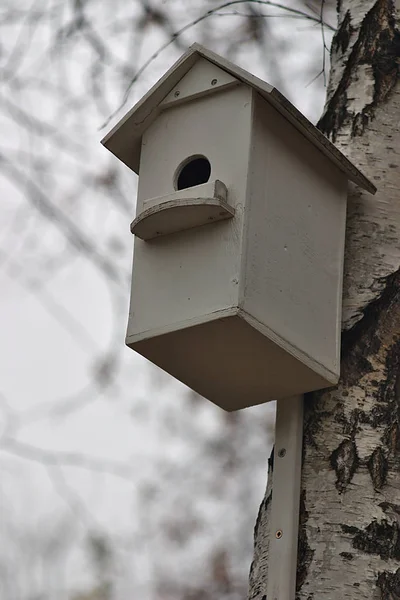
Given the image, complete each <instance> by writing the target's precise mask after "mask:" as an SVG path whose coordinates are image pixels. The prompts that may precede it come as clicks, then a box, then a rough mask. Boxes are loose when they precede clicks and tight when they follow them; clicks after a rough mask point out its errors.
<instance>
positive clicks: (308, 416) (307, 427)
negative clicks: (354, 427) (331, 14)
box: [303, 390, 330, 448]
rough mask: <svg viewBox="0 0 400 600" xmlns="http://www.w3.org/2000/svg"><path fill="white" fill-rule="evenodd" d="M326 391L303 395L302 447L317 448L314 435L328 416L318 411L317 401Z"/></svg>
mask: <svg viewBox="0 0 400 600" xmlns="http://www.w3.org/2000/svg"><path fill="white" fill-rule="evenodd" d="M325 391H326V390H323V391H318V392H309V393H307V394H304V428H303V439H304V444H303V447H304V446H310V447H312V448H316V447H317V443H316V441H315V435H316V434H317V433H318V431H319V430H320V427H321V422H322V421H323V420H324V419H326V418H327V417H329V416H330V414H329V413H328V412H326V411H321V410H320V409H319V405H320V402H319V399H320V398H321V396H322V395H323V393H324V392H325Z"/></svg>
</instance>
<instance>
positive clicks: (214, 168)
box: [102, 44, 375, 410]
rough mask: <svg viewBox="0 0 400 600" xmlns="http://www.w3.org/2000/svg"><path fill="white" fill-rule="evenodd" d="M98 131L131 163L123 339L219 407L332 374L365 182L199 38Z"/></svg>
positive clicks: (305, 124)
mask: <svg viewBox="0 0 400 600" xmlns="http://www.w3.org/2000/svg"><path fill="white" fill-rule="evenodd" d="M102 143H103V144H104V146H106V148H108V149H109V150H110V151H111V152H112V153H113V154H115V156H117V157H118V158H119V159H120V160H121V161H122V162H124V163H125V164H126V165H127V166H128V167H129V168H130V169H132V170H133V171H134V172H135V173H137V174H138V175H139V184H138V195H137V212H136V217H135V219H134V220H133V222H132V224H131V231H132V234H133V236H134V239H135V242H134V256H133V276H132V292H131V306H130V313H129V322H128V331H127V337H126V343H127V345H128V346H129V347H130V348H132V349H133V350H136V351H137V352H139V353H140V354H141V355H143V356H145V357H146V358H147V359H149V360H150V361H151V362H153V363H154V364H156V365H158V366H159V367H161V368H162V369H164V370H165V371H167V372H168V373H170V374H171V375H173V376H174V377H176V378H177V379H179V380H180V381H182V382H183V383H185V384H186V385H188V386H189V387H190V388H192V389H193V390H195V391H196V392H198V393H199V394H201V395H202V396H204V397H205V398H208V399H209V400H211V401H212V402H214V403H215V404H217V405H219V406H221V407H222V408H224V409H226V410H236V409H239V408H244V407H247V406H251V405H254V404H259V403H263V402H267V401H269V400H274V399H279V398H284V397H289V396H292V395H294V394H300V393H303V392H308V391H311V390H315V389H319V388H324V387H327V386H331V385H333V384H335V383H337V381H338V377H339V351H340V323H341V300H342V297H341V294H342V271H343V252H344V239H345V224H346V196H347V184H348V180H351V181H353V182H355V183H357V184H358V185H359V186H361V187H362V188H364V189H366V190H368V191H369V192H372V193H374V191H375V187H374V186H373V185H372V184H371V183H370V182H369V181H368V179H366V177H365V176H364V175H363V174H362V173H361V172H360V171H359V170H358V169H357V168H356V167H355V166H353V165H352V164H351V163H350V162H349V161H348V160H347V159H346V158H345V157H344V156H343V155H342V154H341V153H340V152H339V151H338V150H337V148H336V147H335V146H334V145H333V144H331V143H330V142H329V140H328V139H326V138H325V137H324V136H323V135H322V134H321V133H320V132H319V131H318V130H317V129H316V128H315V127H314V126H313V125H312V124H311V123H310V122H309V121H308V120H307V119H306V118H305V117H304V116H303V115H302V114H301V113H300V112H299V111H298V110H297V109H296V108H295V107H294V106H293V105H292V104H291V103H290V102H289V101H288V100H287V99H286V98H285V97H284V96H282V95H281V94H280V93H279V92H278V91H277V90H276V89H274V88H273V87H271V86H270V85H268V84H267V83H265V82H263V81H261V80H260V79H258V78H256V77H254V76H253V75H251V74H250V73H247V72H246V71H244V70H242V69H240V68H239V67H237V66H235V65H233V64H231V63H229V62H228V61H226V60H224V59H223V58H221V57H219V56H217V55H216V54H214V53H212V52H210V51H208V50H206V49H205V48H203V47H201V46H199V45H197V44H196V45H194V46H192V47H191V48H190V49H189V51H188V52H187V53H186V54H184V55H183V57H182V58H181V59H180V60H178V62H177V63H176V64H175V65H174V66H173V67H172V68H171V69H170V70H169V71H168V72H167V73H166V74H165V75H164V76H163V77H162V78H161V79H160V80H159V81H158V83H156V85H155V86H154V87H153V88H152V89H151V90H150V91H149V92H148V93H147V94H146V95H145V96H144V97H143V98H142V100H140V101H139V102H138V104H137V105H136V106H135V107H134V108H133V109H132V110H131V111H130V112H128V113H127V115H126V116H125V117H124V118H123V119H122V120H121V121H120V122H119V123H118V124H117V125H116V126H115V127H114V128H113V129H112V130H111V131H110V132H109V133H108V134H107V135H106V137H105V138H104V140H103V141H102Z"/></svg>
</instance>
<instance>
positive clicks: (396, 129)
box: [249, 0, 400, 600]
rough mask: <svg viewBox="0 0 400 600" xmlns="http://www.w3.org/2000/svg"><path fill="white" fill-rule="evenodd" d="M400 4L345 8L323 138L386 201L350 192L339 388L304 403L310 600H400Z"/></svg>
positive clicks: (258, 589) (347, 3)
mask: <svg viewBox="0 0 400 600" xmlns="http://www.w3.org/2000/svg"><path fill="white" fill-rule="evenodd" d="M397 2H398V4H397V6H396V5H395V3H394V2H393V1H392V0H378V1H376V0H375V1H374V0H338V17H339V26H338V30H337V33H336V35H335V37H334V39H333V45H332V52H331V55H332V67H331V74H330V83H329V89H328V94H327V102H326V107H325V111H324V114H323V116H322V118H321V120H320V123H319V127H320V129H321V130H322V131H323V132H324V133H325V134H326V135H327V136H328V137H329V138H330V139H331V140H332V141H333V142H334V143H335V144H336V145H337V146H338V147H339V148H340V150H342V151H343V153H344V154H346V155H347V156H348V157H349V158H350V160H352V161H353V162H354V163H355V164H356V165H357V166H358V167H360V169H361V170H362V171H363V172H364V173H365V174H366V175H367V176H368V177H369V178H370V179H371V180H372V181H373V182H374V183H375V184H376V185H377V187H378V192H377V194H376V196H370V195H368V194H366V193H363V192H361V191H360V190H359V189H358V188H356V187H355V186H352V187H351V188H350V192H349V199H348V221H347V238H346V256H345V274H344V290H343V330H344V331H343V337H342V366H341V373H342V374H341V380H340V383H339V385H338V386H337V387H336V388H331V389H329V390H325V391H321V392H317V393H314V394H308V395H307V396H306V398H305V416H304V448H303V468H302V492H301V508H300V533H299V546H298V548H299V555H298V565H297V597H298V598H299V599H304V600H313V599H314V600H324V599H328V598H329V600H336V599H340V600H342V599H343V598H351V599H352V600H357V599H366V598H370V599H372V598H373V599H374V600H375V599H382V600H397V599H400V270H399V267H400V191H399V190H400V86H399V68H400V34H399V22H400V1H399V0H397ZM272 469H273V458H272V459H271V460H270V471H271V470H272ZM270 498H271V486H270V484H269V486H268V489H267V493H266V496H265V498H264V501H263V503H262V505H261V508H260V512H259V516H258V519H257V524H256V528H255V551H254V561H253V563H252V566H251V571H250V592H249V598H250V599H256V600H262V599H263V600H265V599H266V588H267V575H268V572H267V571H268V534H269V532H268V509H269V506H270ZM268 600H272V599H268Z"/></svg>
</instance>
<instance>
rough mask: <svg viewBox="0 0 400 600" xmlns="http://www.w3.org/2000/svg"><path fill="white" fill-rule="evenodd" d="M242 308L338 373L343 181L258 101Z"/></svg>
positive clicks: (302, 354) (294, 347)
mask: <svg viewBox="0 0 400 600" xmlns="http://www.w3.org/2000/svg"><path fill="white" fill-rule="evenodd" d="M252 132H253V141H252V150H251V160H250V164H251V169H250V170H251V177H250V192H249V201H248V210H247V211H246V222H245V232H246V233H245V236H246V253H245V260H244V271H245V276H244V282H245V283H244V287H243V290H242V299H241V306H242V307H243V310H244V311H245V312H247V313H248V314H250V315H251V316H252V317H253V318H254V319H256V320H257V321H258V322H259V323H260V324H261V325H265V326H266V327H268V328H269V329H270V330H272V331H273V332H274V333H275V334H276V335H277V336H278V338H280V340H281V344H282V346H283V347H285V348H286V349H287V350H288V351H289V352H290V351H292V352H294V353H295V354H296V355H297V356H300V357H302V360H304V362H306V363H309V364H313V363H314V364H319V365H322V367H323V368H324V369H327V370H328V371H329V372H330V373H331V374H332V375H333V379H335V377H337V376H338V373H339V347H340V321H341V295H342V272H343V254H344V238H345V223H346V196H347V179H346V177H345V176H344V175H343V174H342V173H341V172H340V171H339V169H338V168H337V167H336V166H335V165H333V163H331V161H330V160H329V159H328V158H327V157H326V156H325V155H323V154H322V153H321V152H320V151H319V150H318V149H317V148H316V147H315V146H313V145H312V144H311V143H310V142H309V141H308V140H307V139H306V138H305V137H304V136H303V135H302V134H301V133H299V132H298V131H297V130H296V129H295V128H294V127H293V126H292V125H291V124H290V123H289V122H288V121H287V120H286V119H285V118H284V117H282V116H281V115H280V114H279V113H278V112H277V111H276V110H275V109H274V108H273V107H272V106H271V105H269V104H268V103H267V102H266V101H265V100H264V99H262V98H261V97H260V96H258V95H257V94H256V98H255V111H254V122H253V130H252Z"/></svg>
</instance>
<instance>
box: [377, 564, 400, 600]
mask: <svg viewBox="0 0 400 600" xmlns="http://www.w3.org/2000/svg"><path fill="white" fill-rule="evenodd" d="M376 585H377V587H378V588H379V589H380V591H381V600H400V569H397V571H395V572H394V573H390V572H389V571H383V572H382V573H379V576H378V579H377V580H376Z"/></svg>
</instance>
